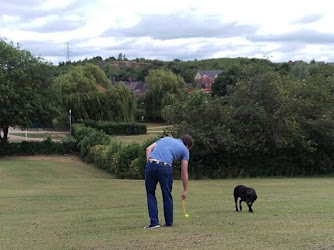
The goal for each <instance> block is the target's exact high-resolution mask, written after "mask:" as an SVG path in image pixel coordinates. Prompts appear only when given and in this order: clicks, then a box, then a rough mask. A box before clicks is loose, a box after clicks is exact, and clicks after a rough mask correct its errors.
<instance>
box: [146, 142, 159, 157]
mask: <svg viewBox="0 0 334 250" xmlns="http://www.w3.org/2000/svg"><path fill="white" fill-rule="evenodd" d="M156 145H157V143H156V142H154V143H152V144H151V145H150V146H148V147H147V148H146V160H147V161H148V158H149V157H150V153H151V152H152V151H153V150H154V148H155V146H156Z"/></svg>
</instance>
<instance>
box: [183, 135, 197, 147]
mask: <svg viewBox="0 0 334 250" xmlns="http://www.w3.org/2000/svg"><path fill="white" fill-rule="evenodd" d="M181 140H182V141H183V143H184V145H185V146H186V147H188V148H191V146H192V145H193V143H194V140H193V138H192V137H191V136H190V135H182V136H181Z"/></svg>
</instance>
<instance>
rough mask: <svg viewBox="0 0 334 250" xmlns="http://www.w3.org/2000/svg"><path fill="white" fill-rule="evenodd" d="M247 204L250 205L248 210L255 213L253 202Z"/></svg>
mask: <svg viewBox="0 0 334 250" xmlns="http://www.w3.org/2000/svg"><path fill="white" fill-rule="evenodd" d="M247 205H248V211H249V212H251V213H253V209H252V205H253V202H252V203H251V204H247Z"/></svg>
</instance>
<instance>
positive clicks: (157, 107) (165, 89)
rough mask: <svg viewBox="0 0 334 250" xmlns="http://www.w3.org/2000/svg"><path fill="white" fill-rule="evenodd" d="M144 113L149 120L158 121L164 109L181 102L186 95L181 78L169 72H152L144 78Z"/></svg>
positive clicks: (184, 85)
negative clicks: (146, 89)
mask: <svg viewBox="0 0 334 250" xmlns="http://www.w3.org/2000/svg"><path fill="white" fill-rule="evenodd" d="M146 82H147V85H148V91H147V92H146V94H145V113H146V116H147V118H149V119H153V120H156V119H160V118H161V111H162V109H163V108H164V107H166V106H168V105H172V104H173V103H175V102H176V101H177V100H182V99H184V98H185V96H186V95H187V89H186V84H185V82H184V80H183V78H182V77H180V76H178V75H175V74H174V73H172V72H171V71H165V70H152V71H150V72H149V75H148V76H147V78H146Z"/></svg>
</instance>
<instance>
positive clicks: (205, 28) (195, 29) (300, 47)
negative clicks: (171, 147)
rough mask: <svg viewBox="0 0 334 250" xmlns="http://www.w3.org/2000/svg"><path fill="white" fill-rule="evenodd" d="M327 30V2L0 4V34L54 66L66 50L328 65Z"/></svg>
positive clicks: (331, 36)
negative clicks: (239, 58)
mask: <svg viewBox="0 0 334 250" xmlns="http://www.w3.org/2000/svg"><path fill="white" fill-rule="evenodd" d="M333 26H334V1H333V0H317V1H314V0H313V1H310V0H288V1H287V0H280V1H270V0H242V1H241V0H232V1H231V0H229V1H225V0H10V1H9V0H0V37H1V38H5V39H7V41H13V42H14V43H19V44H20V45H21V48H23V49H26V50H29V51H30V52H31V53H32V54H33V55H34V56H41V57H43V58H44V59H46V60H47V61H50V62H52V63H54V64H55V65H58V62H60V61H66V58H67V55H68V54H67V51H69V53H70V54H69V55H70V59H71V61H77V60H80V59H81V60H82V59H85V58H88V59H89V58H92V57H95V56H101V57H102V59H106V58H108V57H111V56H114V57H116V58H117V56H118V55H119V53H122V54H125V56H126V57H127V58H128V59H135V58H142V57H143V58H146V59H159V60H164V61H170V60H174V59H180V60H194V59H197V60H201V59H210V58H221V57H224V58H225V57H229V58H235V57H248V58H254V57H255V58H268V59H269V60H271V61H273V62H284V61H289V60H292V61H295V60H304V61H306V62H309V61H311V60H312V59H315V60H316V61H325V62H334V27H333ZM67 44H68V48H69V50H67Z"/></svg>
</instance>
